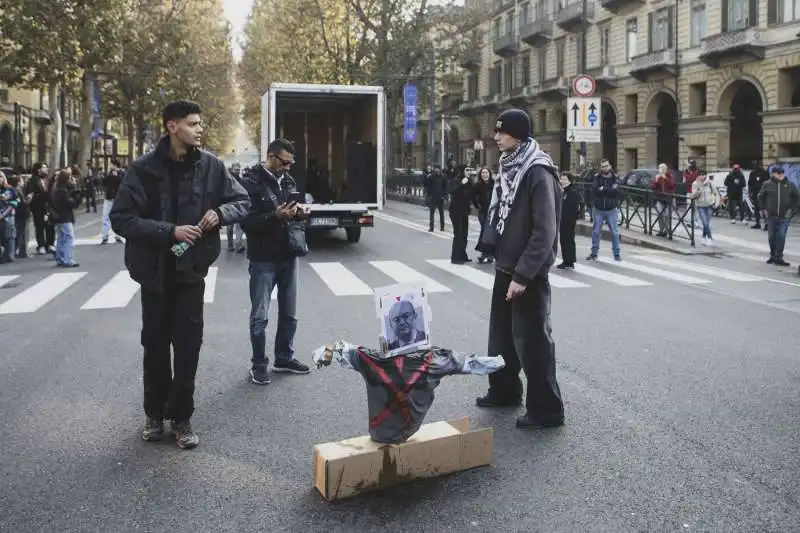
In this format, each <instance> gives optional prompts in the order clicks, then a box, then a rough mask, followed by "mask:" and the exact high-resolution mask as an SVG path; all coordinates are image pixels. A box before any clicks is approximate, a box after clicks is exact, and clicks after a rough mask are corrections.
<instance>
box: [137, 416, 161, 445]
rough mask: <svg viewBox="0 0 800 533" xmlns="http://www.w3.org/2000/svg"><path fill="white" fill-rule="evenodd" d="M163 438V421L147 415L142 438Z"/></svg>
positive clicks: (154, 439) (156, 440)
mask: <svg viewBox="0 0 800 533" xmlns="http://www.w3.org/2000/svg"><path fill="white" fill-rule="evenodd" d="M163 438H164V421H163V420H160V419H157V418H150V417H148V418H147V420H145V422H144V429H143V430H142V439H144V440H146V441H147V442H158V441H160V440H162V439H163Z"/></svg>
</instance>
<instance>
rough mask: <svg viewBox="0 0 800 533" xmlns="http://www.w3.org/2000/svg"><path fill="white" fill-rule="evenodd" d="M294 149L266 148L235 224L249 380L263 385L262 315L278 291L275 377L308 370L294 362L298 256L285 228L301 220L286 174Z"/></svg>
mask: <svg viewBox="0 0 800 533" xmlns="http://www.w3.org/2000/svg"><path fill="white" fill-rule="evenodd" d="M294 153H295V149H294V145H292V143H291V142H290V141H288V140H286V139H276V140H274V141H272V142H271V143H270V144H269V147H268V148H267V154H266V161H264V162H263V163H262V164H261V165H259V166H257V167H256V168H255V169H254V171H253V172H252V174H251V177H250V179H249V180H247V181H246V182H245V183H244V185H245V188H246V189H247V192H248V193H249V195H250V211H249V212H248V214H247V216H246V217H245V218H244V219H243V220H242V221H241V222H240V225H241V227H242V229H243V230H244V232H245V234H246V235H247V258H248V259H249V260H250V267H249V271H250V304H251V310H250V344H251V345H252V349H253V356H252V360H251V368H250V380H251V381H252V382H253V383H255V384H256V385H267V384H269V383H270V378H269V369H268V367H269V359H268V358H267V355H266V344H267V343H266V329H267V314H268V312H269V303H270V299H271V296H272V291H273V290H274V289H275V288H276V287H277V290H278V327H277V332H276V334H275V361H274V363H273V370H274V371H275V372H288V373H292V374H308V373H309V368H308V367H307V366H306V365H304V364H302V363H301V362H300V361H298V360H297V359H295V358H294V336H295V332H296V331H297V283H298V279H297V278H298V262H299V261H298V253H297V251H296V250H295V249H294V248H293V246H292V245H291V242H290V238H289V223H290V222H292V221H295V220H300V219H302V218H304V217H305V216H306V212H305V210H304V209H303V205H302V201H303V195H302V194H301V193H300V192H298V190H297V183H296V182H295V180H294V178H292V176H290V175H289V172H288V171H289V169H290V168H291V166H292V164H293V163H294Z"/></svg>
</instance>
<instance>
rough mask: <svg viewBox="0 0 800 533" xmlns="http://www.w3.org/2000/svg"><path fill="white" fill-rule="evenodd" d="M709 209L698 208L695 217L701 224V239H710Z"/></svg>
mask: <svg viewBox="0 0 800 533" xmlns="http://www.w3.org/2000/svg"><path fill="white" fill-rule="evenodd" d="M711 211H712V209H711V207H698V208H697V216H699V217H700V222H701V223H702V224H703V238H706V237H708V238H709V239H710V238H711Z"/></svg>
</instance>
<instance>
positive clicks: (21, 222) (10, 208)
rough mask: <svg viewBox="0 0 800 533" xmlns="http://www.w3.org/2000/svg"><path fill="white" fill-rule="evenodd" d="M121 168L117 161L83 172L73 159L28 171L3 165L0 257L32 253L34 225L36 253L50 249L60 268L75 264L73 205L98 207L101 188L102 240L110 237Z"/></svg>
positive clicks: (5, 259) (40, 164)
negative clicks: (60, 165) (63, 164)
mask: <svg viewBox="0 0 800 533" xmlns="http://www.w3.org/2000/svg"><path fill="white" fill-rule="evenodd" d="M123 173H124V169H122V168H120V167H119V165H118V164H117V162H116V161H112V162H111V168H110V169H109V170H108V171H106V172H104V171H101V170H100V169H99V168H91V169H90V170H89V172H88V173H87V175H86V176H84V177H82V176H81V172H80V170H79V169H78V168H77V166H75V165H72V166H68V167H64V168H60V169H56V170H54V171H52V172H51V170H50V168H49V167H48V165H47V164H46V163H43V162H38V163H36V164H34V165H33V167H32V168H31V169H30V171H28V172H25V171H14V170H12V169H8V168H6V169H5V170H0V263H12V262H14V261H15V260H17V259H25V258H28V257H30V255H31V253H30V252H31V250H30V226H31V225H32V226H33V230H34V236H35V247H34V250H33V252H34V253H35V254H36V255H47V254H51V255H52V256H53V257H54V258H55V261H56V266H58V267H61V268H74V267H77V266H78V263H76V262H75V260H74V258H73V246H74V241H75V210H76V209H77V208H78V207H79V206H80V205H81V204H82V203H83V204H85V206H86V212H87V213H89V212H91V211H94V212H95V213H96V212H97V196H98V191H99V192H101V193H102V195H103V198H104V204H103V236H102V243H103V244H105V243H106V242H108V231H109V229H110V224H109V222H108V212H109V210H110V208H111V204H113V199H114V195H115V194H116V190H117V189H118V188H119V183H120V182H121V180H122V174H123ZM117 240H118V241H119V240H120V239H119V237H117Z"/></svg>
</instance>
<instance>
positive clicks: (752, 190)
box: [747, 164, 769, 231]
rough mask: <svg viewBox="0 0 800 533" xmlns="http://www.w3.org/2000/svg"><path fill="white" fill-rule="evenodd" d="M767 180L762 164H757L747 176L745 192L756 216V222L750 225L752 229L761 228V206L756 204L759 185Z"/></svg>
mask: <svg viewBox="0 0 800 533" xmlns="http://www.w3.org/2000/svg"><path fill="white" fill-rule="evenodd" d="M767 181H769V172H767V169H765V168H764V165H763V164H759V165H758V166H757V167H756V168H755V169H753V171H752V172H751V173H750V175H749V176H748V177H747V194H748V195H749V196H750V201H751V202H752V203H753V215H755V218H756V223H755V224H753V225H752V226H750V227H751V228H753V229H761V207H759V205H758V193H759V192H760V191H761V186H762V185H764V183H766V182H767ZM766 230H767V224H766V221H764V231H766Z"/></svg>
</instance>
